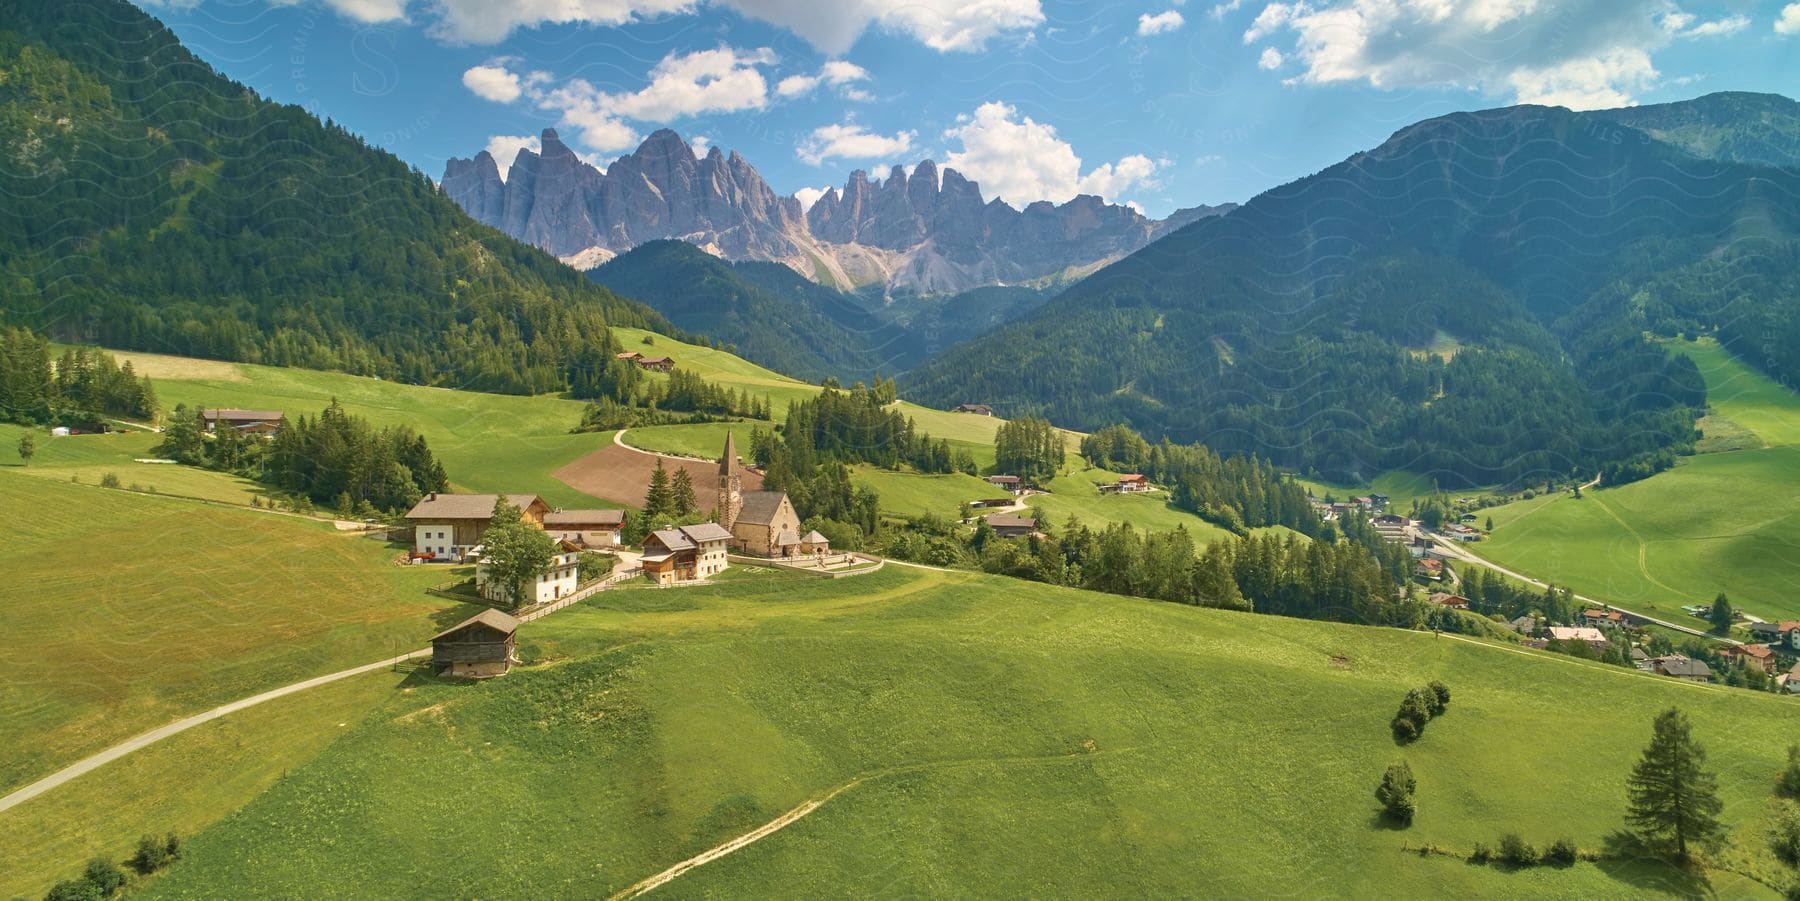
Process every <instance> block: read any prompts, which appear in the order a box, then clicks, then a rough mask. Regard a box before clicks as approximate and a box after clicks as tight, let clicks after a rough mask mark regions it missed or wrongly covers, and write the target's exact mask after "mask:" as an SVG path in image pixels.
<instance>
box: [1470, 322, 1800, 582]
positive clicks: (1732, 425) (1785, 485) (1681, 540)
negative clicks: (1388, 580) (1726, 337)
mask: <svg viewBox="0 0 1800 901" xmlns="http://www.w3.org/2000/svg"><path fill="white" fill-rule="evenodd" d="M1670 346H1671V347H1673V348H1675V349H1677V350H1679V351H1681V352H1682V353H1685V354H1687V355H1688V356H1690V357H1692V358H1693V359H1694V361H1695V363H1696V364H1697V365H1698V366H1699V368H1700V371H1701V373H1702V374H1703V375H1704V376H1705V378H1706V384H1707V397H1708V402H1709V405H1710V410H1709V415H1708V417H1707V418H1706V419H1705V420H1703V421H1702V427H1703V429H1706V430H1707V433H1708V434H1709V435H1711V436H1716V435H1719V434H1724V435H1730V436H1733V437H1734V441H1733V442H1732V443H1731V444H1730V445H1728V446H1739V447H1746V448H1747V449H1742V450H1732V451H1728V452H1719V453H1703V454H1699V455H1696V456H1694V457H1690V458H1686V459H1683V460H1682V461H1681V462H1680V463H1679V464H1678V465H1677V466H1676V467H1675V468H1674V469H1672V470H1670V471H1668V472H1665V473H1662V474H1660V475H1656V476H1652V477H1651V478H1649V479H1646V480H1644V481H1641V482H1634V483H1632V484H1629V485H1624V486H1621V487H1618V488H1609V489H1602V490H1599V491H1589V492H1586V495H1585V496H1584V497H1583V498H1581V499H1580V500H1576V499H1575V498H1573V497H1571V496H1569V495H1566V494H1558V495H1551V496H1546V497H1540V498H1536V499H1534V500H1529V501H1521V502H1519V503H1515V504H1510V505H1507V506H1505V507H1498V508H1495V509H1494V510H1493V511H1491V515H1492V516H1493V518H1494V524H1495V531H1494V535H1493V537H1492V539H1490V540H1488V541H1485V542H1482V543H1481V544H1480V545H1479V546H1477V547H1476V548H1475V550H1477V551H1478V552H1480V553H1481V554H1482V555H1484V556H1486V557H1489V558H1490V559H1493V560H1495V561H1496V562H1499V563H1503V564H1505V565H1507V566H1509V567H1512V568H1514V569H1517V570H1519V571H1521V572H1525V573H1528V574H1531V575H1534V576H1537V577H1539V578H1542V579H1546V580H1553V581H1556V582H1558V583H1561V584H1566V585H1568V586H1570V587H1572V588H1574V589H1575V590H1576V591H1578V592H1580V593H1582V594H1587V595H1589V596H1592V597H1595V598H1602V599H1605V600H1610V601H1616V602H1618V603H1620V604H1626V605H1628V606H1629V605H1638V606H1642V607H1644V608H1646V609H1652V610H1662V611H1664V612H1671V613H1672V615H1674V616H1677V617H1679V616H1680V615H1681V614H1680V611H1679V609H1677V608H1679V607H1680V606H1681V605H1683V604H1690V603H1695V602H1703V601H1710V600H1711V599H1712V597H1713V596H1714V595H1715V594H1717V593H1718V592H1720V591H1723V592H1726V593H1727V594H1728V595H1730V597H1731V599H1732V602H1733V603H1734V604H1736V605H1738V606H1739V607H1741V608H1743V609H1745V610H1747V611H1749V612H1751V613H1754V614H1757V615H1760V616H1763V617H1765V618H1776V617H1788V618H1792V617H1794V616H1796V615H1800V596H1796V595H1795V593H1794V586H1795V584H1797V583H1800V555H1797V554H1796V550H1797V549H1800V533H1797V532H1796V530H1795V526H1796V525H1800V518H1797V517H1800V397H1797V396H1796V395H1795V394H1794V393H1793V392H1791V391H1789V390H1787V389H1786V388H1783V387H1781V386H1780V385H1777V384H1775V383H1774V382H1772V381H1770V380H1769V379H1768V378H1766V377H1765V376H1763V375H1761V374H1759V373H1757V372H1755V371H1754V370H1752V369H1750V368H1749V367H1748V366H1745V365H1744V364H1742V363H1741V362H1739V361H1737V360H1736V359H1734V358H1733V357H1731V356H1730V355H1729V354H1727V353H1726V352H1725V351H1723V350H1722V349H1720V348H1719V347H1718V345H1716V344H1714V343H1712V342H1710V341H1708V342H1704V343H1692V342H1670ZM1702 446H1703V447H1704V446H1706V442H1702Z"/></svg>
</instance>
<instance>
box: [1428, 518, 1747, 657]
mask: <svg viewBox="0 0 1800 901" xmlns="http://www.w3.org/2000/svg"><path fill="white" fill-rule="evenodd" d="M1438 549H1439V550H1441V551H1443V552H1444V553H1445V554H1446V555H1447V556H1449V557H1451V558H1452V559H1455V560H1459V561H1462V562H1464V563H1473V564H1475V565H1476V566H1485V567H1487V568H1488V569H1491V570H1493V571H1494V572H1497V573H1499V574H1501V575H1503V576H1511V577H1512V578H1515V579H1518V580H1519V581H1521V582H1524V583H1526V584H1527V585H1535V586H1537V587H1539V588H1549V587H1550V583H1548V582H1545V581H1542V580H1540V579H1534V578H1532V577H1530V576H1527V575H1525V574H1524V573H1519V572H1514V571H1512V570H1510V569H1507V568H1506V567H1504V566H1501V565H1500V564H1498V563H1492V562H1489V561H1487V560H1485V559H1483V558H1481V557H1477V556H1475V554H1474V552H1472V551H1470V550H1468V549H1467V548H1465V547H1461V546H1460V544H1459V543H1458V542H1456V541H1448V540H1440V541H1439V542H1438ZM1575 599H1576V600H1578V601H1581V602H1583V603H1588V604H1593V605H1594V606H1596V607H1608V608H1610V609H1613V610H1617V611H1619V612H1620V613H1625V614H1628V615H1630V616H1633V617H1636V618H1637V619H1641V620H1644V621H1645V622H1651V623H1655V624H1657V625H1659V626H1663V627H1665V628H1669V629H1674V630H1675V631H1677V632H1685V633H1687V634H1689V635H1698V636H1699V637H1701V638H1705V639H1708V640H1711V641H1722V642H1725V643H1726V644H1743V642H1741V641H1738V640H1737V639H1735V638H1720V637H1719V636H1717V635H1714V634H1712V633H1710V632H1704V631H1701V630H1699V629H1696V628H1694V627H1693V626H1688V625H1683V624H1681V623H1675V622H1670V621H1668V620H1666V619H1659V618H1657V617H1654V616H1651V615H1649V614H1647V613H1640V612H1638V611H1636V610H1631V609H1629V608H1626V607H1621V606H1619V605H1618V604H1615V603H1612V602H1611V601H1599V600H1595V599H1594V598H1590V597H1587V596H1585V595H1579V594H1578V595H1575Z"/></svg>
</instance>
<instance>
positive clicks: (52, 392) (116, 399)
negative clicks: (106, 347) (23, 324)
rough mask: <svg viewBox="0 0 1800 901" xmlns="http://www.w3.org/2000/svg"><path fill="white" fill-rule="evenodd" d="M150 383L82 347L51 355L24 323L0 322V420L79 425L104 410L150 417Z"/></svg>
mask: <svg viewBox="0 0 1800 901" xmlns="http://www.w3.org/2000/svg"><path fill="white" fill-rule="evenodd" d="M156 412H157V402H156V389H155V388H153V387H151V385H150V378H149V377H148V376H143V377H140V376H139V375H138V374H137V372H136V371H135V370H134V369H133V368H132V365H131V362H130V361H129V360H128V361H126V362H125V364H124V365H120V364H119V363H118V361H116V360H114V359H113V357H112V355H111V354H108V353H106V352H104V351H99V350H89V349H87V348H85V347H78V348H71V349H68V350H64V351H63V352H62V354H61V355H60V356H58V357H56V358H55V360H54V362H52V359H51V353H50V342H49V340H47V339H45V338H43V337H42V336H39V335H35V334H33V333H32V332H31V331H30V330H29V329H23V328H17V327H12V326H8V327H4V328H0V422H16V423H19V424H21V425H46V424H60V425H70V426H80V425H86V424H89V423H93V422H96V421H98V420H100V419H102V418H104V417H107V416H128V417H132V418H134V419H154V418H156Z"/></svg>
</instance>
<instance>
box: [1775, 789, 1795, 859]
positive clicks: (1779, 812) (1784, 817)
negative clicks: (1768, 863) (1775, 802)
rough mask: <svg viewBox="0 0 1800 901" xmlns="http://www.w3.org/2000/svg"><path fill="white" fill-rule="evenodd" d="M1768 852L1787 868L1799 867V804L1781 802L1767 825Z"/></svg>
mask: <svg viewBox="0 0 1800 901" xmlns="http://www.w3.org/2000/svg"><path fill="white" fill-rule="evenodd" d="M1769 850H1771V851H1774V852H1775V856H1776V857H1779V858H1781V861H1782V863H1785V864H1787V865H1788V866H1800V804H1795V803H1794V802H1792V801H1783V802H1781V805H1780V806H1779V807H1778V808H1777V809H1776V811H1775V819H1774V821H1773V822H1771V823H1770V824H1769Z"/></svg>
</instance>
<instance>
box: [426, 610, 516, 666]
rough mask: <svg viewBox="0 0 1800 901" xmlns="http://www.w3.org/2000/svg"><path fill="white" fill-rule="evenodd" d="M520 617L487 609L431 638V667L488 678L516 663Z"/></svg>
mask: <svg viewBox="0 0 1800 901" xmlns="http://www.w3.org/2000/svg"><path fill="white" fill-rule="evenodd" d="M518 629H519V621H518V619H516V618H514V617H512V616H509V615H507V614H505V613H501V612H500V611H498V610H483V611H481V612H480V613H477V614H475V615H474V616H471V617H469V618H468V619H465V620H463V621H462V622H461V623H458V624H457V625H454V626H451V627H450V628H448V629H445V630H444V631H442V632H439V633H438V634H436V635H434V636H432V638H431V668H432V669H433V670H435V671H436V672H437V673H439V674H440V675H445V676H463V677H465V678H470V679H485V678H487V677H489V676H498V675H502V674H504V673H505V672H506V670H507V668H508V667H510V666H512V663H513V660H514V657H513V636H514V633H516V632H517V631H518Z"/></svg>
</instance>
